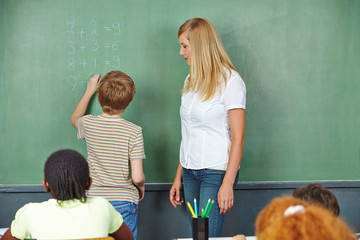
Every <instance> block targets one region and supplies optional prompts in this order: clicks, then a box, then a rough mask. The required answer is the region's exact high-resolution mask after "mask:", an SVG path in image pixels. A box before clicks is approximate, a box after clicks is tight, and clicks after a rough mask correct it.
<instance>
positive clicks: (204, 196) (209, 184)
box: [183, 168, 239, 237]
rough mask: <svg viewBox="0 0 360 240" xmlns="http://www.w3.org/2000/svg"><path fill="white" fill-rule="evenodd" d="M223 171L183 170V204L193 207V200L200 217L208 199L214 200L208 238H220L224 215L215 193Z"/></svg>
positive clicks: (190, 216) (219, 184)
mask: <svg viewBox="0 0 360 240" xmlns="http://www.w3.org/2000/svg"><path fill="white" fill-rule="evenodd" d="M224 176H225V171H221V170H213V169H200V170H191V169H186V168H183V185H184V197H185V203H186V202H189V203H191V206H194V198H196V201H197V204H198V215H201V209H205V206H206V203H207V201H208V200H209V199H211V200H214V204H213V206H212V208H211V212H210V214H209V237H220V236H221V231H222V228H223V224H224V218H225V216H224V215H221V214H220V208H219V204H218V201H217V193H218V191H219V188H220V186H221V184H222V182H223V178H224ZM238 177H239V173H238V174H237V175H236V179H235V183H234V186H235V185H236V183H237V180H238ZM187 211H188V216H189V218H190V223H191V224H192V215H191V213H190V211H189V209H188V208H187Z"/></svg>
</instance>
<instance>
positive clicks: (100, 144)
mask: <svg viewBox="0 0 360 240" xmlns="http://www.w3.org/2000/svg"><path fill="white" fill-rule="evenodd" d="M77 137H78V139H84V138H85V140H86V146H87V153H88V162H89V168H90V175H91V177H92V179H93V183H92V185H91V188H90V190H89V191H88V196H90V197H94V196H101V197H104V198H106V199H108V200H109V201H128V202H133V203H135V204H138V203H139V192H138V190H137V188H136V187H135V186H134V184H133V183H132V180H131V172H130V161H132V160H139V159H144V158H145V153H144V143H143V136H142V129H141V127H139V126H137V125H135V124H133V123H131V122H129V121H126V120H125V119H123V118H119V117H109V116H102V115H98V116H94V115H86V116H83V117H81V118H80V119H79V121H78V134H77Z"/></svg>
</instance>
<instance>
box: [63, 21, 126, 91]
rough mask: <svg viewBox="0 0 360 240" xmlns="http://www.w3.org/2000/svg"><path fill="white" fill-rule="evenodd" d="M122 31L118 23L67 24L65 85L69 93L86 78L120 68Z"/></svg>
mask: <svg viewBox="0 0 360 240" xmlns="http://www.w3.org/2000/svg"><path fill="white" fill-rule="evenodd" d="M120 37H121V28H120V23H119V22H118V21H113V22H109V23H105V24H103V26H100V24H99V23H98V22H97V21H96V19H90V20H89V21H88V22H85V23H84V22H77V21H76V20H73V19H71V20H67V21H66V45H67V46H66V49H67V51H66V52H67V59H66V60H65V61H66V71H67V73H68V76H67V78H66V82H67V84H68V86H69V93H72V92H74V91H75V90H76V88H77V87H78V86H79V85H80V84H86V83H87V80H86V81H85V80H80V79H83V78H84V76H89V75H91V74H94V73H100V71H108V70H111V69H119V68H120V66H121V65H120V56H119V51H120V48H121V39H120Z"/></svg>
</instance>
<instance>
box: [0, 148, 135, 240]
mask: <svg viewBox="0 0 360 240" xmlns="http://www.w3.org/2000/svg"><path fill="white" fill-rule="evenodd" d="M44 175H45V176H44V179H43V181H42V184H43V186H44V188H45V191H46V192H49V193H50V194H51V197H52V199H49V200H48V201H45V202H41V203H28V204H26V205H25V206H23V207H22V208H21V209H19V210H18V211H17V213H16V215H15V220H13V222H12V223H11V227H10V228H9V229H8V230H7V231H6V232H5V234H4V236H3V237H2V238H1V240H15V239H24V238H29V239H85V238H99V237H107V236H109V235H110V236H112V237H114V238H115V239H116V240H121V239H123V240H128V239H132V233H131V231H130V229H129V228H128V227H127V226H126V224H123V218H122V216H121V214H120V213H119V212H117V211H116V210H115V208H114V207H113V206H112V205H111V204H110V203H109V201H107V200H106V199H104V198H101V197H95V198H87V197H86V190H87V189H89V187H90V185H91V177H90V175H89V166H88V163H87V162H86V159H85V158H84V157H83V156H82V155H81V154H80V153H78V152H76V151H74V150H71V149H64V150H59V151H56V152H54V153H53V154H51V155H50V157H49V158H48V159H47V161H46V163H45V167H44Z"/></svg>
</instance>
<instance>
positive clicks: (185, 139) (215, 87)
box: [170, 18, 246, 237]
mask: <svg viewBox="0 0 360 240" xmlns="http://www.w3.org/2000/svg"><path fill="white" fill-rule="evenodd" d="M178 38H179V43H180V55H181V56H183V57H184V58H185V61H186V63H187V64H188V65H189V66H190V69H189V75H188V76H187V77H186V79H185V83H184V88H183V93H182V97H181V107H180V117H181V134H182V140H181V146H180V161H179V164H178V168H177V171H176V176H175V179H174V182H173V185H172V187H171V189H170V202H171V203H172V204H173V206H174V207H176V206H177V205H181V204H182V203H183V202H184V200H183V199H182V198H181V197H180V189H181V186H182V181H183V185H184V195H185V200H186V201H187V202H191V203H193V201H194V199H196V200H197V202H198V209H197V212H198V213H199V214H198V215H201V209H205V206H206V203H207V202H208V200H209V199H211V200H214V204H213V207H212V210H211V211H210V214H209V236H210V237H217V236H220V235H221V231H222V227H223V222H224V215H225V213H226V212H228V211H229V210H230V209H231V208H232V207H233V204H234V186H235V184H236V183H237V179H238V170H239V167H240V162H241V158H242V152H243V146H244V135H245V104H246V87H245V83H244V81H243V80H242V78H241V76H240V75H239V74H238V73H237V72H236V69H235V67H234V66H233V65H232V63H231V61H230V59H229V57H228V55H227V53H226V51H225V49H224V47H223V45H222V43H221V40H220V37H219V35H218V33H217V31H216V29H215V27H214V26H213V25H212V24H211V23H210V22H209V21H208V20H207V19H204V18H193V19H189V20H187V21H186V22H185V23H184V24H183V25H182V26H181V27H180V28H179V32H178ZM189 216H190V217H191V215H190V212H189Z"/></svg>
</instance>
